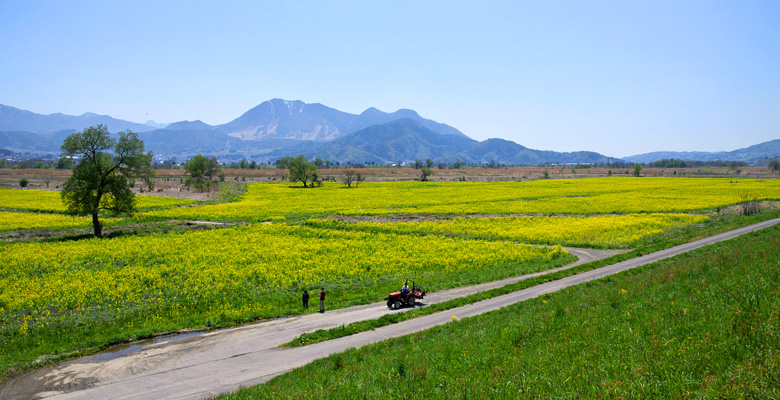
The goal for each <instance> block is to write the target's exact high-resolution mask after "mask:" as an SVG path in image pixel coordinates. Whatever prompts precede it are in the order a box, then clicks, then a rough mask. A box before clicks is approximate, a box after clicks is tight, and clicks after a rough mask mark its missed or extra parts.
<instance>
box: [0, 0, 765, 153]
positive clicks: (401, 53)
mask: <svg viewBox="0 0 780 400" xmlns="http://www.w3.org/2000/svg"><path fill="white" fill-rule="evenodd" d="M0 10H1V11H0V59H2V61H0V103H2V104H6V105H9V106H14V107H17V108H22V109H26V110H30V111H33V112H37V113H42V114H49V113H55V112H62V113H65V114H73V115H80V114H82V113H84V112H95V113H98V114H108V115H111V116H113V117H116V118H122V119H127V120H131V121H136V122H144V121H146V120H149V119H151V120H155V121H157V122H175V121H181V120H196V119H200V120H202V121H204V122H206V123H209V124H221V123H225V122H228V121H230V120H232V119H234V118H236V117H238V116H239V115H241V114H242V113H244V112H245V111H247V110H248V109H250V108H252V107H254V106H256V105H257V104H259V103H261V102H263V101H265V100H269V99H272V98H283V99H287V100H302V101H304V102H307V103H322V104H324V105H327V106H329V107H333V108H336V109H339V110H342V111H347V112H352V113H360V112H362V111H363V110H365V109H366V108H368V107H376V108H379V109H380V110H383V111H388V112H391V111H395V110H397V109H399V108H411V109H414V110H416V111H417V112H419V113H420V114H421V115H422V116H424V117H426V118H430V119H434V120H436V121H439V122H443V123H446V124H449V125H452V126H454V127H456V128H458V129H460V130H461V131H462V132H464V133H465V134H467V135H469V136H470V137H472V138H474V139H478V140H483V139H487V138H492V137H500V138H504V139H509V140H513V141H515V142H517V143H519V144H522V145H524V146H527V147H530V148H534V149H540V150H556V151H577V150H590V151H597V152H600V153H602V154H605V155H608V156H613V157H621V156H628V155H633V154H639V153H646V152H651V151H660V150H673V151H721V150H734V149H737V148H742V147H747V146H750V145H753V144H757V143H760V142H763V141H768V140H773V139H779V138H780V22H778V21H780V2H778V1H749V0H745V1H742V0H739V1H737V0H735V1H687V0H686V1H646V2H640V1H598V0H582V1H555V0H552V1H525V0H514V1H485V2H474V1H468V2H461V1H382V0H379V1H252V2H249V1H247V2H239V1H228V2H216V1H214V2H198V1H149V2H146V1H130V2H113V1H78V0H76V1H68V2H66V1H51V2H41V1H34V0H32V1H19V2H17V1H6V0H0Z"/></svg>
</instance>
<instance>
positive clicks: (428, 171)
mask: <svg viewBox="0 0 780 400" xmlns="http://www.w3.org/2000/svg"><path fill="white" fill-rule="evenodd" d="M431 175H433V170H432V169H430V168H428V167H425V168H423V169H422V171H421V173H420V180H421V181H423V182H425V181H427V180H428V177H429V176H431Z"/></svg>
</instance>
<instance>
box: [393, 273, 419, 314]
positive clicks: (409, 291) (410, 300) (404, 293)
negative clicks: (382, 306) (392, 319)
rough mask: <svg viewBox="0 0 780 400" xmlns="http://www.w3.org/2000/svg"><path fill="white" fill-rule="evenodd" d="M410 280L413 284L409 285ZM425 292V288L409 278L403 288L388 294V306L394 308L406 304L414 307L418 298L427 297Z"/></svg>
mask: <svg viewBox="0 0 780 400" xmlns="http://www.w3.org/2000/svg"><path fill="white" fill-rule="evenodd" d="M409 282H411V283H412V285H411V286H409ZM425 293H426V291H425V289H423V288H421V287H419V286H417V285H415V284H414V281H413V280H411V279H407V280H406V283H405V284H404V288H403V289H401V290H400V291H398V292H393V293H390V294H389V295H388V296H387V306H388V307H390V308H392V309H394V310H397V309H399V308H401V307H403V306H405V305H407V306H410V307H414V304H415V303H417V300H421V299H422V298H423V297H425Z"/></svg>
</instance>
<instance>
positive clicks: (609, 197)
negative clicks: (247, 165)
mask: <svg viewBox="0 0 780 400" xmlns="http://www.w3.org/2000/svg"><path fill="white" fill-rule="evenodd" d="M744 193H751V194H753V195H755V196H758V197H759V198H762V199H780V180H776V179H775V180H755V179H743V180H738V181H737V180H729V179H723V178H714V179H689V178H657V177H643V178H633V177H609V178H589V179H556V180H538V181H527V182H489V183H488V182H442V183H436V182H379V183H363V184H361V185H360V187H359V188H352V189H345V188H343V187H342V186H341V185H339V184H336V183H326V184H325V185H324V186H323V187H321V188H316V189H301V188H296V187H294V186H291V185H290V184H289V183H281V184H265V183H255V184H249V185H248V191H247V193H245V194H244V195H243V196H242V198H241V200H240V201H239V202H236V203H228V204H219V205H212V206H204V207H194V208H178V209H167V210H159V211H154V212H148V213H144V214H145V215H148V216H154V217H159V218H187V219H212V220H223V219H227V220H245V221H262V220H267V219H279V218H280V217H281V216H286V217H298V216H321V215H333V214H342V215H382V214H402V213H407V214H417V213H428V214H577V215H587V214H630V213H642V212H686V211H692V210H701V209H708V208H714V207H721V206H726V205H730V204H735V203H738V202H739V201H740V197H741V195H742V194H744Z"/></svg>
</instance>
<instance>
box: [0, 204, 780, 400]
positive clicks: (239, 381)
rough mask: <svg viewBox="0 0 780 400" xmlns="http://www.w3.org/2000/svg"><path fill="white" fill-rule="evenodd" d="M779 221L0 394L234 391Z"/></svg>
mask: <svg viewBox="0 0 780 400" xmlns="http://www.w3.org/2000/svg"><path fill="white" fill-rule="evenodd" d="M777 223H780V219H774V220H771V221H766V222H763V223H759V224H755V225H751V226H748V227H744V228H740V229H737V230H734V231H731V232H726V233H723V234H720V235H717V236H713V237H710V238H706V239H702V240H699V241H696V242H692V243H687V244H684V245H680V246H677V247H673V248H670V249H666V250H662V251H659V252H656V253H652V254H648V255H645V256H642V257H639V258H634V259H631V260H627V261H623V262H620V263H617V264H613V265H610V266H606V267H602V268H599V269H595V270H592V271H588V272H584V273H581V274H578V275H574V276H570V277H567V278H563V279H560V280H557V281H552V282H547V283H545V284H542V285H538V286H534V287H532V288H528V289H524V290H520V291H517V292H513V293H509V294H506V295H502V296H498V297H494V298H492V299H488V300H484V301H480V302H478V303H474V304H470V305H466V306H463V307H459V308H456V309H451V310H448V311H443V312H440V313H436V314H431V315H427V316H423V317H419V318H414V319H411V320H408V321H405V322H401V323H398V324H394V325H389V326H385V327H382V328H378V329H376V330H373V331H368V332H363V333H358V334H355V335H352V336H347V337H343V338H340V339H335V340H330V341H326V342H321V343H316V344H312V345H309V346H305V347H300V348H293V349H281V348H279V345H281V344H283V343H286V342H288V341H290V340H292V339H294V338H295V337H297V336H298V335H300V334H301V333H304V332H313V331H315V330H317V329H328V328H333V327H338V326H341V325H346V324H350V323H352V322H356V321H361V320H366V319H376V318H378V317H380V316H382V315H383V314H386V313H388V312H399V311H389V310H388V309H387V306H386V305H385V304H384V302H381V303H374V304H368V305H364V306H357V307H350V308H346V309H341V310H333V311H326V312H325V313H324V314H318V313H315V314H306V315H303V316H297V317H290V318H280V319H276V320H272V321H267V322H263V323H258V324H253V325H247V326H242V327H237V328H231V329H225V330H221V331H216V332H209V333H203V334H197V335H190V336H185V337H178V338H173V339H170V340H160V341H157V342H152V343H147V344H136V345H134V346H125V347H123V348H117V349H114V350H113V351H114V352H113V353H111V352H108V353H101V354H97V355H93V356H89V357H83V358H79V359H75V360H71V361H68V362H64V363H62V364H59V365H55V366H52V367H48V368H43V369H40V370H36V371H32V372H30V373H28V374H25V375H21V376H18V377H15V378H11V379H9V380H6V381H5V382H3V383H1V384H0V398H2V399H29V398H52V399H109V398H111V399H163V398H165V399H203V398H208V397H211V396H214V395H216V394H219V393H225V392H230V391H234V390H236V389H238V388H239V387H240V386H247V385H253V384H257V383H261V382H265V381H267V380H269V379H271V378H272V377H274V376H276V375H279V374H282V373H284V372H287V371H289V370H291V369H294V368H298V367H301V366H303V365H305V364H307V363H309V362H311V361H313V360H315V359H318V358H322V357H326V356H328V355H330V354H334V353H337V352H341V351H344V350H347V349H350V348H354V347H360V346H364V345H367V344H371V343H375V342H379V341H382V340H386V339H389V338H393V337H398V336H401V335H405V334H409V333H414V332H418V331H421V330H425V329H428V328H431V327H433V326H437V325H443V324H445V323H448V322H450V321H451V320H452V316H453V315H457V316H458V317H460V318H466V317H470V316H474V315H479V314H482V313H485V312H489V311H493V310H497V309H499V308H501V307H505V306H508V305H511V304H514V303H517V302H520V301H524V300H528V299H532V298H535V297H538V296H541V295H544V294H547V293H551V292H555V291H557V290H560V289H563V288H566V287H569V286H573V285H577V284H580V283H583V282H587V281H590V280H594V279H599V278H602V277H605V276H608V275H611V274H615V273H619V272H622V271H625V270H628V269H631V268H636V267H639V266H642V265H646V264H649V263H652V262H655V261H658V260H662V259H664V258H668V257H672V256H675V255H677V254H681V253H684V252H687V251H691V250H694V249H697V248H700V247H703V246H707V245H710V244H713V243H716V242H719V241H722V240H728V239H731V238H734V237H737V236H740V235H743V234H746V233H750V232H752V231H754V230H758V229H763V228H766V227H769V226H772V225H775V224H777ZM567 250H569V251H570V252H572V253H573V254H575V255H577V256H579V257H580V258H581V260H580V261H578V262H577V263H575V264H571V265H568V266H566V267H562V268H571V267H572V266H573V265H576V264H579V263H583V262H590V261H594V260H598V259H602V258H605V257H607V256H609V255H611V254H614V252H605V251H593V250H583V249H567ZM562 268H559V269H562ZM549 272H550V271H548V272H546V273H549ZM538 275H540V274H534V275H526V276H523V277H515V278H510V279H506V280H502V281H498V282H490V283H486V284H482V285H477V286H471V287H467V288H459V289H453V290H449V291H442V292H437V293H431V294H429V295H428V296H426V299H425V303H426V304H433V303H438V302H443V301H447V300H450V299H452V298H457V297H461V296H465V295H468V294H471V293H476V292H479V291H484V290H488V289H491V288H494V287H500V286H503V285H506V284H510V283H514V282H517V281H520V280H522V279H527V278H529V277H531V276H538Z"/></svg>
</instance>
